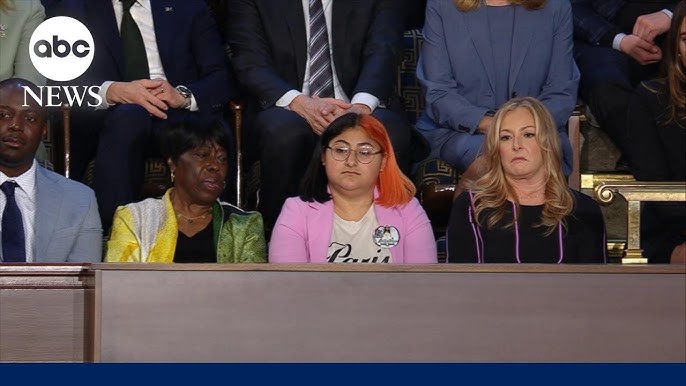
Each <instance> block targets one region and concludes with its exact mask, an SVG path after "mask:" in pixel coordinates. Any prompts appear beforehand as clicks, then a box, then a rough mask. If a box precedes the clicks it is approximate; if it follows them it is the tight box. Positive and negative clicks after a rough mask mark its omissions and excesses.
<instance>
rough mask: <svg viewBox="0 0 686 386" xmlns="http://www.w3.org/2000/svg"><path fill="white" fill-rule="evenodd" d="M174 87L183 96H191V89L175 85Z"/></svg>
mask: <svg viewBox="0 0 686 386" xmlns="http://www.w3.org/2000/svg"><path fill="white" fill-rule="evenodd" d="M176 89H177V90H178V91H179V93H180V94H181V95H183V97H184V98H190V97H191V90H189V89H188V88H186V87H184V86H177V87H176Z"/></svg>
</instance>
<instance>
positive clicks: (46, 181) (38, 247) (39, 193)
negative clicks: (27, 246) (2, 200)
mask: <svg viewBox="0 0 686 386" xmlns="http://www.w3.org/2000/svg"><path fill="white" fill-rule="evenodd" d="M62 196H63V192H62V188H61V187H60V186H59V185H58V184H57V183H55V180H54V179H53V178H52V177H51V176H50V175H49V174H48V173H47V172H46V171H45V169H43V168H42V167H37V168H36V222H35V227H36V238H35V255H34V256H36V257H37V258H41V257H42V256H46V254H47V252H48V251H47V249H48V244H49V243H50V240H51V239H52V234H53V232H54V231H55V224H56V223H57V220H58V216H59V213H60V209H61V208H62V199H63V197H62Z"/></svg>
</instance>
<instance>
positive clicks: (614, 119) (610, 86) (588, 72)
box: [574, 42, 655, 155]
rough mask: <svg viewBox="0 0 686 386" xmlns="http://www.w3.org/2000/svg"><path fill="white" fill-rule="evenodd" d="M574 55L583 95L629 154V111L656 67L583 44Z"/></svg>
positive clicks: (594, 113)
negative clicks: (638, 88) (635, 94)
mask: <svg viewBox="0 0 686 386" xmlns="http://www.w3.org/2000/svg"><path fill="white" fill-rule="evenodd" d="M574 56H575V59H576V62H577V65H578V66H579V71H580V72H581V83H580V84H579V96H580V97H581V98H582V99H583V100H584V102H585V103H586V104H587V105H588V106H589V108H590V109H591V112H592V113H593V115H594V116H595V118H596V120H597V121H598V123H599V124H600V127H601V129H603V130H604V131H605V132H606V133H607V134H608V135H609V136H610V139H612V141H613V142H614V143H615V145H617V147H619V150H620V151H621V152H622V154H624V155H626V141H627V138H626V108H627V105H628V104H629V99H630V97H631V94H632V93H633V91H634V89H635V88H636V86H637V85H638V84H639V83H640V82H641V81H643V80H645V79H646V78H648V77H649V76H650V74H652V73H654V70H655V66H641V65H639V64H638V62H636V61H635V60H633V59H632V58H631V57H629V56H628V55H625V54H624V53H622V52H619V51H617V50H614V49H612V48H609V47H597V46H590V45H588V44H585V43H580V42H575V47H574Z"/></svg>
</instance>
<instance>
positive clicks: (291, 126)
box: [254, 107, 316, 234]
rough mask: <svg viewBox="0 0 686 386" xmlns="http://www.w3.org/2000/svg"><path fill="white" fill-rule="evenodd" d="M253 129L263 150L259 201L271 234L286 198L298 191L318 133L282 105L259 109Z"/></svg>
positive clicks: (266, 225) (265, 224)
mask: <svg viewBox="0 0 686 386" xmlns="http://www.w3.org/2000/svg"><path fill="white" fill-rule="evenodd" d="M254 129H255V130H256V134H257V142H258V149H259V153H260V178H261V181H260V205H259V209H260V211H261V212H262V216H263V218H264V226H265V230H267V232H268V234H269V232H270V231H271V229H272V227H273V226H274V223H275V222H276V219H277V217H278V216H279V213H280V212H281V207H282V206H283V203H284V201H285V200H286V198H288V197H291V196H296V195H298V187H299V184H300V179H301V178H302V176H303V174H304V173H305V169H306V168H307V164H308V163H309V161H310V158H311V157H312V150H313V148H314V144H315V141H316V136H315V134H314V132H313V131H312V129H311V128H310V125H309V124H308V123H307V122H306V121H305V120H304V119H303V118H302V117H300V116H299V115H298V114H296V113H295V112H293V111H290V110H286V109H283V108H281V107H272V108H269V109H267V110H264V111H260V112H259V113H257V116H256V117H255V123H254Z"/></svg>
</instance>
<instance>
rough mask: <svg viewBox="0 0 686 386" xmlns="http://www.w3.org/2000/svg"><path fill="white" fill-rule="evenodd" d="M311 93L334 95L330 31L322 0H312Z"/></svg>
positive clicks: (326, 95) (324, 96)
mask: <svg viewBox="0 0 686 386" xmlns="http://www.w3.org/2000/svg"><path fill="white" fill-rule="evenodd" d="M310 95H316V96H319V97H321V98H333V97H334V91H333V72H332V71H331V56H330V54H329V33H328V32H327V30H326V19H325V18H324V8H323V7H322V0H310Z"/></svg>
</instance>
